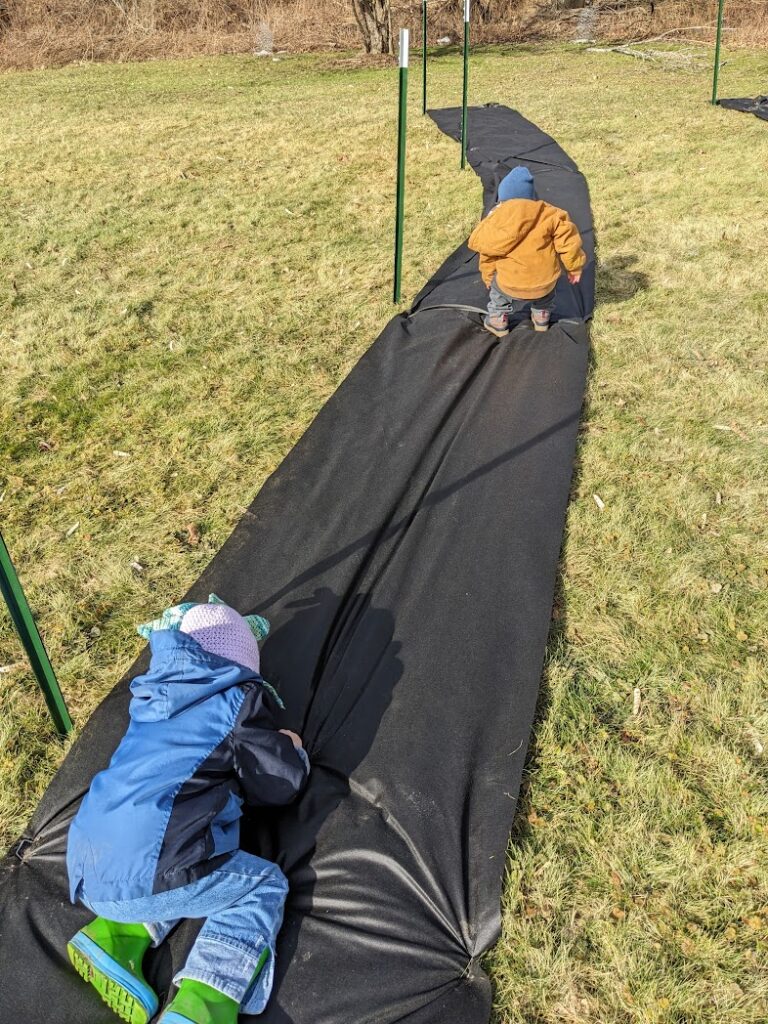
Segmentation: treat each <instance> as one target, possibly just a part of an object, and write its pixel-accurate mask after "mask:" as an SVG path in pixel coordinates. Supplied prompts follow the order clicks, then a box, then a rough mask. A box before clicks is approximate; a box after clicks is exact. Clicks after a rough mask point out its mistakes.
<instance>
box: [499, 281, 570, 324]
mask: <svg viewBox="0 0 768 1024" xmlns="http://www.w3.org/2000/svg"><path fill="white" fill-rule="evenodd" d="M529 306H530V307H531V309H532V310H534V309H541V310H547V311H548V312H551V311H552V310H553V309H554V307H555V289H554V288H553V289H552V291H551V292H548V293H547V294H546V295H544V296H542V297H541V298H540V299H513V298H512V296H511V295H507V294H506V293H505V292H503V291H502V290H501V288H499V286H498V285H497V284H496V275H495V274H494V275H493V280H492V281H491V285H490V288H489V290H488V313H487V316H489V317H490V316H504V315H506V316H508V317H510V316H513V315H514V314H515V313H522V312H523V311H524V310H526V309H527V308H528V307H529Z"/></svg>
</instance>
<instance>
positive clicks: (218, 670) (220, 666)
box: [129, 629, 260, 722]
mask: <svg viewBox="0 0 768 1024" xmlns="http://www.w3.org/2000/svg"><path fill="white" fill-rule="evenodd" d="M149 646H150V649H151V651H152V660H151V661H150V664H149V671H148V672H145V673H144V675H141V676H137V677H136V678H135V679H134V680H133V682H132V683H131V693H132V694H133V699H132V700H131V704H130V708H129V712H130V716H131V718H132V719H133V720H134V721H136V722H159V721H163V720H164V719H168V718H173V717H174V716H175V715H179V714H181V712H183V711H186V710H187V709H188V708H191V707H194V705H195V704H199V703H200V701H203V700H206V699H207V698H208V697H211V696H213V694H215V693H221V691H222V690H228V689H230V687H232V686H237V685H238V684H239V683H244V682H246V680H248V679H260V677H259V676H255V675H254V673H253V670H252V669H249V668H245V667H244V666H243V665H238V664H236V663H235V662H234V661H228V660H227V659H226V658H220V657H218V655H216V654H210V653H209V652H208V651H206V650H203V648H202V647H201V646H200V644H199V643H198V642H197V640H194V639H193V638H192V637H191V636H188V635H187V634H186V633H182V632H180V631H179V630H177V629H161V630H158V631H157V632H155V633H153V634H152V636H151V637H150V640H149Z"/></svg>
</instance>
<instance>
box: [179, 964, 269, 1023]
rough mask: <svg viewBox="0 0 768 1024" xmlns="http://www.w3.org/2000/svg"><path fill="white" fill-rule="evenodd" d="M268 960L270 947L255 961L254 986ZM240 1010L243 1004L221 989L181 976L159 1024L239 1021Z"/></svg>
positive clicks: (252, 979) (252, 980)
mask: <svg viewBox="0 0 768 1024" xmlns="http://www.w3.org/2000/svg"><path fill="white" fill-rule="evenodd" d="M268 959H269V950H268V949H265V950H264V952H263V953H262V954H261V956H260V957H259V962H258V963H257V964H256V970H255V971H254V972H253V977H252V978H251V985H252V984H253V983H254V981H255V980H256V978H258V976H259V974H260V973H261V970H262V968H263V967H264V964H265V963H266V962H267V960H268ZM239 1011H240V1004H239V1003H236V1002H235V1000H234V999H230V998H229V996H225V995H224V993H223V992H219V990H218V989H215V988H211V986H210V985H204V984H203V982H202V981H195V980H194V979H193V978H182V979H181V985H179V991H178V992H177V993H176V995H175V996H174V997H173V999H172V1000H171V1002H170V1003H169V1004H168V1007H167V1009H166V1011H165V1013H164V1014H163V1015H162V1017H161V1018H160V1024H237V1015H238V1013H239Z"/></svg>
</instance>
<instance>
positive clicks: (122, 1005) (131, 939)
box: [67, 917, 158, 1024]
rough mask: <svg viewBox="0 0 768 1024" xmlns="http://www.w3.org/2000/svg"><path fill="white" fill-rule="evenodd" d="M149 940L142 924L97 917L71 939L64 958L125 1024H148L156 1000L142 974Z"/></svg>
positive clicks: (154, 1009)
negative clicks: (142, 964)
mask: <svg viewBox="0 0 768 1024" xmlns="http://www.w3.org/2000/svg"><path fill="white" fill-rule="evenodd" d="M151 944H152V938H151V936H150V934H149V932H148V931H147V929H146V928H145V927H144V925H143V924H121V923H120V922H119V921H108V920H107V919H106V918H105V917H97V918H96V920H95V921H91V923H90V924H87V925H86V926H85V928H81V929H80V931H79V932H78V933H77V934H76V935H73V936H72V938H71V939H70V940H69V942H68V943H67V955H68V956H69V959H70V961H71V963H72V966H73V967H74V968H75V970H76V971H77V973H78V974H79V975H80V977H81V978H83V980H84V981H87V982H88V983H89V984H90V985H93V987H94V988H95V989H96V991H97V992H98V993H99V995H100V996H101V998H102V999H103V1000H104V1002H105V1003H106V1004H107V1006H108V1007H109V1008H110V1010H112V1011H113V1012H114V1013H116V1014H117V1016H118V1017H119V1018H120V1019H121V1020H124V1021H127V1022H128V1024H148V1022H149V1021H150V1020H151V1018H152V1017H154V1015H155V1014H156V1013H157V1007H158V1000H157V995H156V994H155V992H154V991H153V990H152V988H150V986H149V985H148V984H147V982H146V980H145V978H144V975H143V974H142V971H141V962H142V960H143V959H144V954H145V953H146V951H147V950H148V949H149V947H150V945H151Z"/></svg>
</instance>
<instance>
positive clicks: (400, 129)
mask: <svg viewBox="0 0 768 1024" xmlns="http://www.w3.org/2000/svg"><path fill="white" fill-rule="evenodd" d="M399 65H400V104H399V112H398V117H397V200H396V207H395V274H394V278H395V281H394V289H393V295H394V301H395V303H398V302H400V280H401V276H402V268H403V219H404V214H405V129H406V118H407V116H408V29H407V28H401V29H400V60H399Z"/></svg>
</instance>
